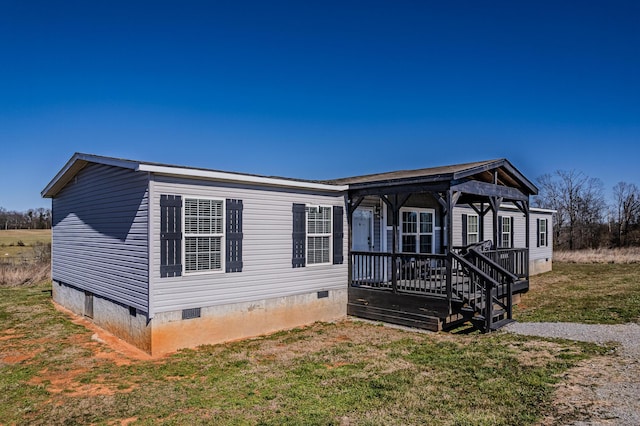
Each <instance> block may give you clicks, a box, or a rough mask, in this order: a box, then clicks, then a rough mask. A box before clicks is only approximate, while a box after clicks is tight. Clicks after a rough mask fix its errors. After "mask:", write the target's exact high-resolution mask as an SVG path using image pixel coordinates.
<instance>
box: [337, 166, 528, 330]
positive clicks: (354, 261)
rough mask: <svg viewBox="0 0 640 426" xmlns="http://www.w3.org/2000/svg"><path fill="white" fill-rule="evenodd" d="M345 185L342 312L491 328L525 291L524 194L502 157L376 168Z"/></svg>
mask: <svg viewBox="0 0 640 426" xmlns="http://www.w3.org/2000/svg"><path fill="white" fill-rule="evenodd" d="M341 183H348V184H349V188H350V189H349V196H348V224H349V241H350V251H349V304H348V314H350V315H354V316H359V317H364V318H368V319H372V320H380V321H385V322H391V323H396V324H402V325H409V326H413V327H419V328H425V329H431V330H441V329H443V328H447V327H452V326H454V325H456V324H459V323H461V322H465V321H471V323H472V324H473V325H474V326H476V327H478V328H479V329H481V330H482V331H490V330H494V329H497V328H499V327H501V326H502V325H505V324H506V323H508V322H510V321H511V320H512V311H513V304H514V302H515V301H517V297H518V296H517V295H518V294H519V293H522V292H525V291H527V289H528V282H529V281H528V280H529V240H530V238H529V234H530V232H529V196H530V195H532V194H535V193H536V192H537V189H536V188H535V186H534V185H533V184H532V183H531V182H529V181H528V180H527V179H526V178H525V177H524V176H523V175H522V174H521V173H520V172H519V171H518V170H517V169H515V168H514V167H513V166H512V165H511V163H509V162H508V161H507V160H504V159H501V160H492V161H486V162H479V163H470V164H461V165H454V166H447V167H438V168H432V169H422V170H412V171H402V172H392V173H383V174H379V175H370V176H362V177H357V178H351V179H344V180H341Z"/></svg>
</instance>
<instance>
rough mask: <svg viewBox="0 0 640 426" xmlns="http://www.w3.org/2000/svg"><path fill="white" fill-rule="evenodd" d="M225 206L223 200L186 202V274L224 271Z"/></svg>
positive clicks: (193, 199)
mask: <svg viewBox="0 0 640 426" xmlns="http://www.w3.org/2000/svg"><path fill="white" fill-rule="evenodd" d="M223 204H224V202H223V201H222V200H209V199H196V198H185V200H184V270H185V272H207V271H221V270H222V258H223V257H222V247H223V241H222V239H223V238H224V213H223V212H224V205H223Z"/></svg>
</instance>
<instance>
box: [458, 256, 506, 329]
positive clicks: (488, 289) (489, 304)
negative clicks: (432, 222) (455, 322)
mask: <svg viewBox="0 0 640 426" xmlns="http://www.w3.org/2000/svg"><path fill="white" fill-rule="evenodd" d="M449 255H450V256H451V257H452V259H455V260H457V261H458V263H460V264H462V265H463V266H464V267H466V268H468V269H469V270H472V271H473V272H474V273H475V274H477V275H478V276H479V277H480V278H482V280H479V281H480V282H478V284H479V286H480V289H481V291H482V292H483V293H484V294H483V298H484V301H485V308H484V312H482V314H483V315H484V318H485V319H484V321H485V325H484V327H485V331H486V332H488V331H490V330H491V325H492V323H493V300H494V297H493V289H494V288H496V287H497V286H498V285H499V283H498V282H497V281H496V280H494V279H493V277H491V276H490V275H489V274H487V273H485V272H484V271H483V270H482V269H480V268H478V267H477V266H476V265H475V264H474V263H472V262H471V261H469V260H467V259H466V258H465V257H464V256H460V255H458V254H457V253H454V252H452V251H450V252H449ZM483 257H486V256H483ZM469 275H470V274H469ZM470 278H471V277H470ZM482 281H484V282H482Z"/></svg>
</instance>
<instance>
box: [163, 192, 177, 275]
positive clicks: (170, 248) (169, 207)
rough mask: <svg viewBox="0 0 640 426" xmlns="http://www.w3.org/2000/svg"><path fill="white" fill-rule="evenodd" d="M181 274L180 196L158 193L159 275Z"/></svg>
mask: <svg viewBox="0 0 640 426" xmlns="http://www.w3.org/2000/svg"><path fill="white" fill-rule="evenodd" d="M181 274H182V197H181V196H179V195H160V277H179V276H180V275H181Z"/></svg>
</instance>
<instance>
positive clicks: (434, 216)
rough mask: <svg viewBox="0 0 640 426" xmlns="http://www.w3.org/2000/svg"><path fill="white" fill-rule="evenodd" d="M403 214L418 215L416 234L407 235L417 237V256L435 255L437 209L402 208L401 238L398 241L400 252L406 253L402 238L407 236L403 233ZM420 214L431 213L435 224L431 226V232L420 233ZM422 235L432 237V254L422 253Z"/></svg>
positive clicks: (399, 227)
mask: <svg viewBox="0 0 640 426" xmlns="http://www.w3.org/2000/svg"><path fill="white" fill-rule="evenodd" d="M403 212H416V213H417V214H418V223H417V227H416V232H415V233H407V234H406V235H414V236H415V237H416V250H417V252H416V253H415V254H434V253H435V250H436V238H435V235H436V211H435V209H426V208H419V207H402V208H401V209H400V224H399V226H398V231H399V232H400V238H399V240H398V245H399V247H400V252H401V253H404V247H402V236H403V235H405V234H404V232H402V228H403V227H402V213H403ZM420 213H431V218H432V219H433V223H432V225H431V232H425V233H421V232H420ZM420 235H431V253H420Z"/></svg>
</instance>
